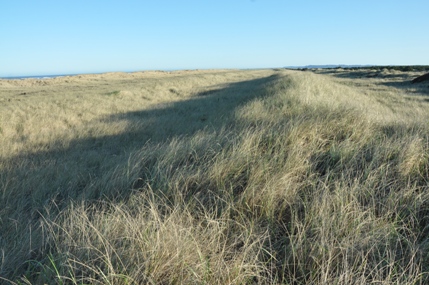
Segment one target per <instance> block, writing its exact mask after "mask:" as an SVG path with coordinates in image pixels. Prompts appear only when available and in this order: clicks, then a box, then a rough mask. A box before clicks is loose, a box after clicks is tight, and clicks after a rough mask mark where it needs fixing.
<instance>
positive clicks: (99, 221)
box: [0, 70, 429, 284]
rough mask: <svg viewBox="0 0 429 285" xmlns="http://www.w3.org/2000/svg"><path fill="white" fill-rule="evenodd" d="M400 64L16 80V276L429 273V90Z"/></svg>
mask: <svg viewBox="0 0 429 285" xmlns="http://www.w3.org/2000/svg"><path fill="white" fill-rule="evenodd" d="M396 75H398V74H396ZM396 75H395V76H396ZM399 75H401V74H399ZM399 75H398V76H396V77H389V80H396V81H394V82H393V83H392V82H390V83H389V84H383V83H386V82H384V81H385V78H386V77H381V78H371V79H368V78H365V79H363V78H356V77H357V76H355V74H352V73H346V72H338V73H335V74H324V75H319V74H314V73H309V72H293V71H282V70H256V71H255V70H253V71H252V70H249V71H232V70H225V71H200V72H192V71H188V72H173V73H160V72H158V73H137V74H132V75H126V74H119V75H118V74H106V75H102V76H100V75H99V76H91V75H87V76H82V77H81V78H78V77H70V78H62V79H55V80H46V81H40V82H37V81H22V82H20V83H18V82H16V81H14V82H10V81H0V100H2V105H1V107H0V108H1V113H0V114H1V120H0V128H1V129H0V130H1V134H0V136H1V137H2V139H3V141H4V143H3V144H2V148H1V150H0V154H1V158H2V159H1V162H0V181H1V184H0V187H1V188H0V189H1V193H0V194H1V200H0V203H1V205H0V209H1V210H0V227H1V229H2V231H1V236H0V248H1V253H2V254H1V255H0V276H2V278H3V279H1V280H3V281H4V282H9V283H10V284H43V283H49V284H194V283H195V284H201V283H206V284H254V283H258V284H368V283H377V284H426V283H427V282H428V281H429V276H428V272H429V268H428V265H427V264H429V256H428V254H427V252H428V251H429V240H428V229H429V219H428V213H429V192H428V168H429V155H428V151H429V140H428V138H429V127H428V125H427V122H428V119H429V117H428V116H429V115H428V114H429V113H428V112H427V111H428V108H429V105H427V102H426V101H425V96H426V95H425V93H424V92H425V89H424V88H421V89H418V90H417V91H418V92H419V93H418V94H417V92H411V91H410V88H411V87H409V86H408V85H406V84H405V83H403V82H404V81H403V78H404V76H402V75H401V76H402V77H401V76H399ZM103 77H104V78H103ZM392 78H393V79H392ZM401 80H402V81H401ZM66 81H68V82H66ZM395 82H396V83H395ZM395 84H396V85H395ZM413 88H417V87H413ZM418 88H420V87H418ZM23 93H25V95H20V94H23ZM18 100H19V101H18ZM6 278H7V279H6ZM6 280H9V281H6Z"/></svg>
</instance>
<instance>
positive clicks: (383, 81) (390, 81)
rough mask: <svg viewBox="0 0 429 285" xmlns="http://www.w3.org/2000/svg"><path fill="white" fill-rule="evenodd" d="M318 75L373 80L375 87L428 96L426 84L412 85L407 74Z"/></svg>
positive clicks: (330, 72) (345, 73)
mask: <svg viewBox="0 0 429 285" xmlns="http://www.w3.org/2000/svg"><path fill="white" fill-rule="evenodd" d="M320 73H322V74H327V75H331V76H335V77H338V78H345V79H367V78H368V79H373V81H371V82H372V83H374V84H376V85H380V86H387V87H393V88H396V89H399V90H400V91H402V92H406V93H407V94H410V95H417V96H429V84H428V82H422V83H417V84H412V83H411V80H413V79H414V78H415V77H413V76H411V75H410V74H409V73H407V72H404V73H393V74H385V73H383V72H381V71H374V70H350V71H342V72H335V71H334V72H332V71H329V70H328V71H324V72H320ZM377 79H379V80H377Z"/></svg>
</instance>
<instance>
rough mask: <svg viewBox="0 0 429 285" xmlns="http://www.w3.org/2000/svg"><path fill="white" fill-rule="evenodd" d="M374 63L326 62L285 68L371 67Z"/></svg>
mask: <svg viewBox="0 0 429 285" xmlns="http://www.w3.org/2000/svg"><path fill="white" fill-rule="evenodd" d="M370 66H373V65H347V64H325V65H305V66H285V68H290V69H301V68H309V69H313V68H357V67H358V68H362V67H370Z"/></svg>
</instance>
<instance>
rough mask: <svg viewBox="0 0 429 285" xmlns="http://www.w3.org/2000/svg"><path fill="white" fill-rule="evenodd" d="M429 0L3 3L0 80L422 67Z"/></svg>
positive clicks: (428, 47)
mask: <svg viewBox="0 0 429 285" xmlns="http://www.w3.org/2000/svg"><path fill="white" fill-rule="evenodd" d="M428 12H429V1H427V0H407V1H405V0H400V1H399V0H350V1H346V0H342V1H336V0H324V1H321V0H312V1H311V0H301V1H297V0H157V1H155V0H140V1H137V0H135V1H134V0H121V1H119V0H116V1H113V0H73V1H69V0H60V1H59V0H55V1H53V0H39V1H35V0H13V1H12V0H10V1H9V0H1V3H0V77H5V76H23V75H43V74H71V73H91V72H106V71H138V70H171V69H207V68H265V67H283V66H292V65H310V64H376V65H429V53H428V51H429V36H428V28H429V15H428Z"/></svg>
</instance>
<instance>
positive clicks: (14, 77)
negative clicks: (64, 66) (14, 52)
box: [0, 74, 79, 79]
mask: <svg viewBox="0 0 429 285" xmlns="http://www.w3.org/2000/svg"><path fill="white" fill-rule="evenodd" d="M74 75H79V74H55V75H32V76H6V77H0V79H27V78H34V79H47V78H55V77H63V76H74Z"/></svg>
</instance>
